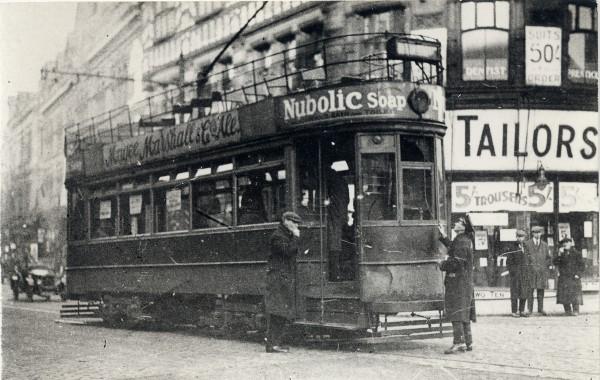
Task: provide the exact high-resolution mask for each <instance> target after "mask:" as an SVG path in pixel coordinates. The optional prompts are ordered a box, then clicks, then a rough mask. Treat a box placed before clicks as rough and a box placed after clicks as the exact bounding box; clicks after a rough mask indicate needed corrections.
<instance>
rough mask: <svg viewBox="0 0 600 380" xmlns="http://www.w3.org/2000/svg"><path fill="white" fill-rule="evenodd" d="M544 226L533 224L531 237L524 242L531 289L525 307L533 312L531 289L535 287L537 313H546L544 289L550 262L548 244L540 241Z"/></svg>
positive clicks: (546, 284)
mask: <svg viewBox="0 0 600 380" xmlns="http://www.w3.org/2000/svg"><path fill="white" fill-rule="evenodd" d="M543 232H544V228H543V227H541V226H534V227H532V228H531V234H532V238H531V239H529V240H527V241H526V242H525V256H527V260H528V264H527V266H526V268H527V269H526V270H527V271H528V275H529V280H530V285H531V290H530V292H529V296H528V297H527V299H528V302H527V308H528V309H529V313H530V314H531V313H533V290H534V289H536V295H537V301H538V308H537V310H538V313H539V314H541V315H546V312H545V311H544V289H546V287H547V286H548V268H549V266H550V263H551V262H552V257H551V256H550V251H549V250H548V245H547V244H546V243H544V242H543V241H542V239H541V238H542V233H543Z"/></svg>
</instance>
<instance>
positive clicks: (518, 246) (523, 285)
mask: <svg viewBox="0 0 600 380" xmlns="http://www.w3.org/2000/svg"><path fill="white" fill-rule="evenodd" d="M526 236H527V233H526V232H525V231H523V230H521V229H518V230H517V242H516V243H515V244H514V245H513V246H512V247H511V248H510V251H508V253H507V254H506V265H507V266H508V273H509V275H510V309H511V313H512V316H513V317H515V318H518V317H526V316H527V314H525V300H526V299H527V298H528V297H529V293H530V292H531V290H530V285H529V281H528V280H529V276H528V275H527V268H526V265H527V262H526V259H527V257H526V256H525V251H524V249H525V247H524V242H525V237H526Z"/></svg>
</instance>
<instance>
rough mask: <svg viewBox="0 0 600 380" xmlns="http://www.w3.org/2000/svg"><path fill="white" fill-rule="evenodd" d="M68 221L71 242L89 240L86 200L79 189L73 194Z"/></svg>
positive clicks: (73, 191)
mask: <svg viewBox="0 0 600 380" xmlns="http://www.w3.org/2000/svg"><path fill="white" fill-rule="evenodd" d="M68 220H69V238H70V240H84V239H87V225H88V224H87V218H86V213H85V198H84V197H83V194H82V193H81V191H80V190H79V189H76V190H72V192H71V200H70V204H69V218H68Z"/></svg>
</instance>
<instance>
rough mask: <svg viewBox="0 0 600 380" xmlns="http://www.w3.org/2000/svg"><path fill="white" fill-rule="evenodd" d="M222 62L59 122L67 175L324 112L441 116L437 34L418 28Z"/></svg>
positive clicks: (353, 117) (285, 127) (268, 129)
mask: <svg viewBox="0 0 600 380" xmlns="http://www.w3.org/2000/svg"><path fill="white" fill-rule="evenodd" d="M224 60H225V61H226V62H230V61H231V58H224ZM228 64H229V63H228ZM229 66H231V67H230V68H228V69H227V70H224V71H221V72H217V73H214V74H211V75H209V76H207V77H205V78H198V80H197V81H195V82H190V83H186V84H184V85H182V86H179V87H176V88H172V89H169V90H167V91H165V92H162V93H159V94H156V95H153V96H151V97H149V98H147V99H145V100H143V101H140V102H138V103H135V104H133V105H132V106H123V107H120V108H116V109H113V110H110V111H108V112H106V113H104V114H101V115H97V116H95V117H93V118H90V119H88V120H85V121H82V122H79V123H76V124H74V125H70V126H68V127H67V128H66V129H65V154H66V156H67V181H69V180H70V179H72V178H77V177H81V176H84V177H86V176H95V175H97V174H100V173H106V172H111V171H113V169H121V168H125V167H127V166H129V167H135V166H139V164H140V163H141V164H144V163H146V162H150V161H156V160H161V159H165V158H169V157H173V156H179V155H181V153H182V152H185V151H186V150H187V151H195V152H197V151H203V150H210V149H212V148H215V147H218V146H222V145H229V146H231V145H232V144H235V143H243V142H245V141H251V140H253V139H259V138H265V137H269V136H274V135H277V134H280V133H287V132H289V131H290V130H292V129H294V128H297V127H302V126H309V125H311V124H314V123H315V122H320V123H322V122H323V121H327V120H329V121H332V122H337V123H339V122H358V121H360V120H361V118H363V119H369V120H373V117H375V118H377V117H379V118H380V119H382V120H402V119H405V120H411V119H412V120H415V121H432V122H438V123H439V124H443V121H444V109H445V104H444V103H445V101H444V93H443V89H442V76H443V68H442V64H441V50H440V44H439V42H437V41H436V40H433V39H430V38H428V37H423V36H417V35H401V34H388V33H377V34H353V35H344V36H337V37H331V38H327V39H323V40H319V41H316V42H313V43H310V44H306V45H302V46H298V47H295V48H292V49H288V50H284V51H280V52H278V53H275V54H272V55H268V56H264V57H262V58H260V59H256V60H253V61H250V62H247V63H243V64H240V65H236V66H233V65H231V64H229ZM127 141H129V142H130V143H128V142H127Z"/></svg>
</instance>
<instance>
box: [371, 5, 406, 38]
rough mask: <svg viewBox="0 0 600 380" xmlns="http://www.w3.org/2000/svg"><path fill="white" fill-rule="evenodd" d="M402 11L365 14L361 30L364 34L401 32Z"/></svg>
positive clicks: (388, 10)
mask: <svg viewBox="0 0 600 380" xmlns="http://www.w3.org/2000/svg"><path fill="white" fill-rule="evenodd" d="M401 12H402V10H399V9H396V10H390V9H387V10H384V11H380V12H373V13H366V14H364V16H363V28H364V29H363V30H364V31H365V33H385V32H389V33H395V32H400V31H401V30H402V26H401V23H400V15H401Z"/></svg>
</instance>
